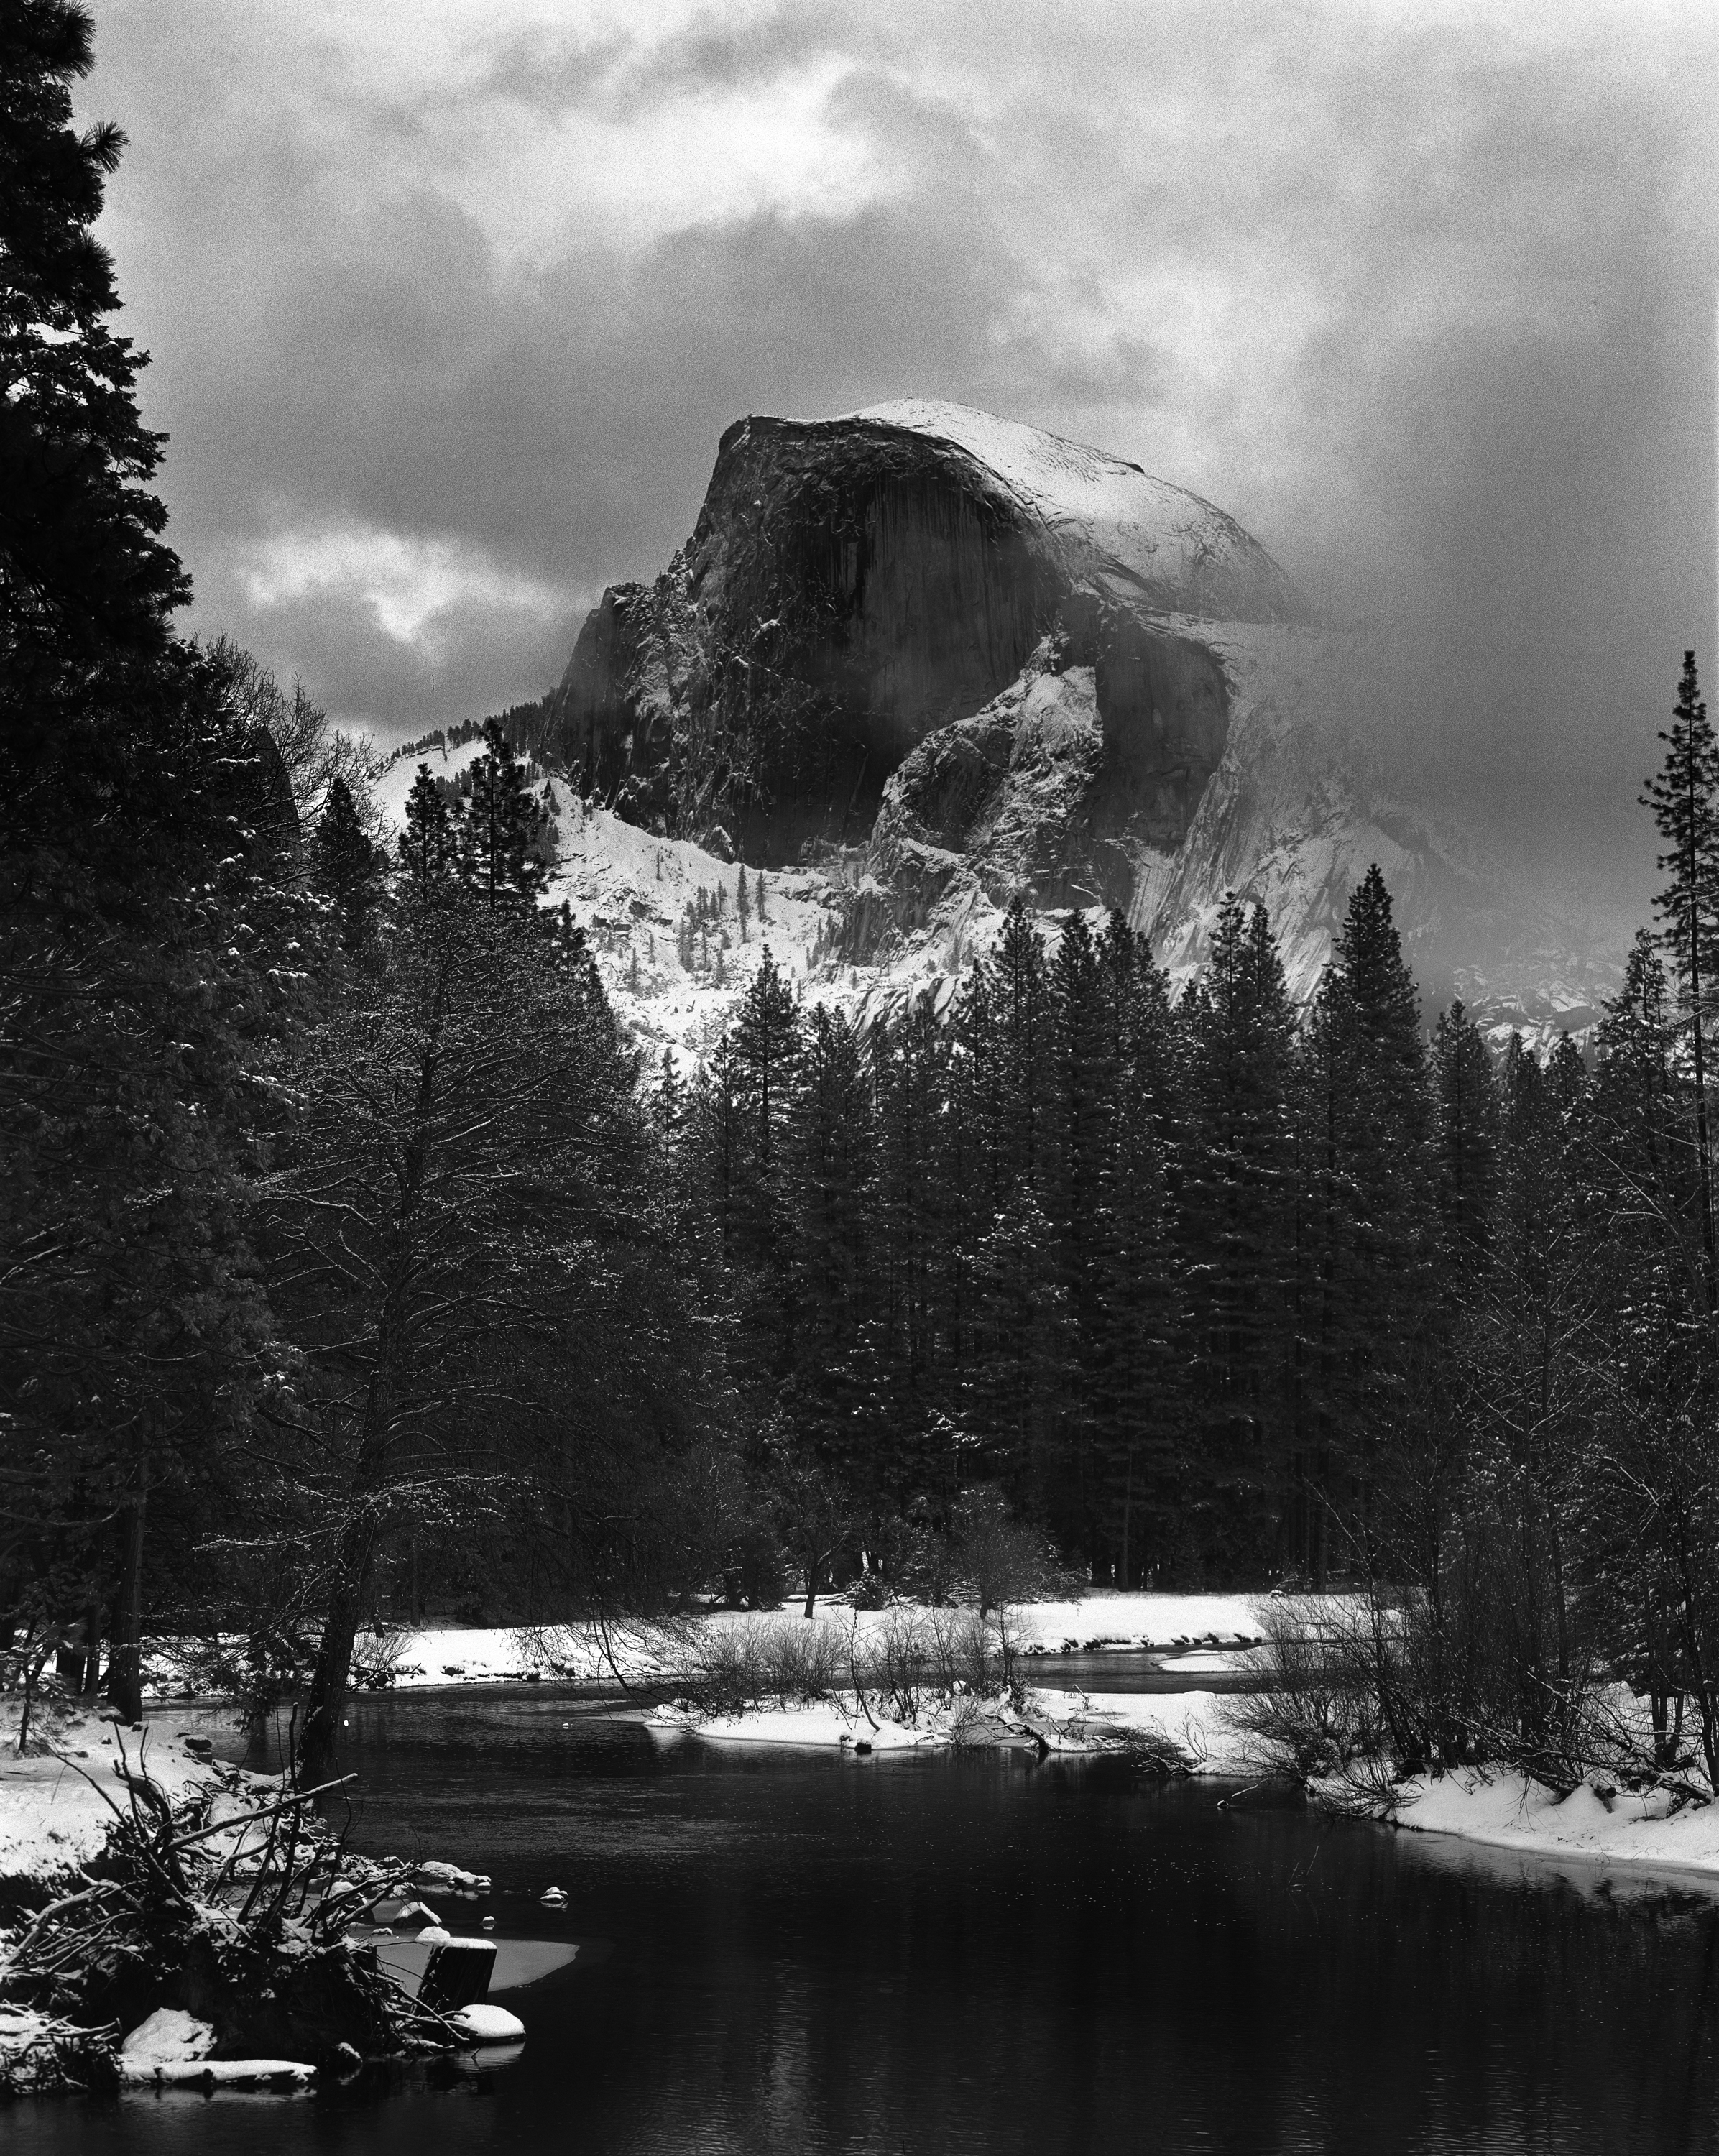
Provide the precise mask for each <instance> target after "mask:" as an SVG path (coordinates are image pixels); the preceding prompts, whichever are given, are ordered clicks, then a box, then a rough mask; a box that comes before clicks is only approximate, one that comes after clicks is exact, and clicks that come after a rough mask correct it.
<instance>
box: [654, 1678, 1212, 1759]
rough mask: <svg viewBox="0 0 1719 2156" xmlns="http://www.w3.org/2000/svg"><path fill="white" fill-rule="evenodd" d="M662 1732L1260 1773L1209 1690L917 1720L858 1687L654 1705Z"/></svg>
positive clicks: (996, 1705)
mask: <svg viewBox="0 0 1719 2156" xmlns="http://www.w3.org/2000/svg"><path fill="white" fill-rule="evenodd" d="M644 1722H645V1725H646V1727H648V1728H649V1729H650V1731H651V1732H652V1733H653V1735H654V1736H656V1737H658V1738H669V1739H672V1738H677V1737H682V1736H685V1737H691V1738H697V1739H699V1740H700V1741H701V1742H704V1743H716V1744H725V1745H788V1746H793V1747H795V1748H809V1749H813V1750H830V1751H840V1752H847V1751H851V1752H853V1753H857V1754H859V1756H862V1757H863V1756H865V1755H866V1754H867V1753H872V1754H879V1755H888V1756H890V1757H905V1756H906V1755H909V1754H911V1753H923V1752H936V1751H947V1750H949V1749H952V1748H1011V1747H1014V1746H1019V1747H1020V1748H1023V1749H1026V1750H1030V1751H1032V1752H1034V1753H1039V1754H1042V1755H1044V1756H1045V1757H1062V1758H1092V1757H1098V1756H1101V1755H1103V1754H1106V1753H1111V1754H1115V1753H1132V1754H1134V1755H1136V1756H1137V1757H1140V1758H1145V1759H1147V1760H1149V1761H1151V1762H1153V1763H1157V1764H1159V1765H1162V1766H1163V1767H1165V1768H1170V1769H1173V1771H1176V1772H1178V1773H1186V1774H1203V1775H1212V1776H1219V1777H1224V1778H1226V1779H1231V1778H1234V1777H1235V1776H1237V1775H1240V1774H1249V1773H1250V1772H1252V1771H1253V1770H1254V1764H1255V1763H1254V1759H1253V1755H1252V1753H1251V1750H1250V1748H1249V1740H1248V1738H1247V1737H1246V1735H1245V1733H1244V1732H1242V1731H1240V1730H1239V1729H1237V1728H1236V1727H1235V1726H1234V1722H1233V1721H1232V1720H1231V1718H1230V1717H1229V1713H1228V1712H1227V1710H1226V1707H1225V1703H1224V1700H1223V1699H1222V1698H1220V1697H1217V1696H1216V1695H1214V1693H1211V1692H1209V1691H1183V1692H1162V1693H1146V1692H1137V1693H1136V1692H1106V1693H1103V1694H1101V1695H1096V1696H1095V1695H1092V1694H1090V1693H1086V1692H1083V1691H1077V1690H1070V1689H1064V1688H1055V1687H1048V1686H1047V1687H1038V1686H1034V1687H1030V1688H1029V1689H1027V1690H1026V1691H1024V1693H1023V1694H1022V1695H1021V1696H1020V1697H1019V1699H1018V1700H1014V1699H1009V1698H1006V1697H998V1698H994V1699H974V1698H972V1697H957V1698H955V1699H953V1700H947V1701H939V1702H926V1703H925V1704H923V1705H921V1707H920V1708H919V1710H918V1712H917V1713H916V1715H915V1716H914V1717H913V1718H912V1719H911V1721H907V1720H904V1719H902V1718H901V1717H900V1716H899V1715H898V1713H897V1712H895V1711H894V1710H892V1708H891V1707H890V1704H889V1703H888V1702H884V1701H880V1700H879V1699H876V1698H874V1697H870V1696H868V1697H867V1698H866V1700H865V1702H864V1703H863V1704H862V1702H861V1701H860V1699H859V1695H858V1694H857V1693H854V1692H852V1691H844V1692H834V1693H832V1694H830V1695H829V1697H825V1698H822V1699H815V1700H803V1701H795V1702H769V1701H764V1702H757V1704H754V1705H750V1706H747V1707H744V1708H741V1709H740V1710H738V1711H734V1712H725V1713H701V1712H699V1710H698V1709H696V1708H695V1707H656V1708H652V1709H649V1710H648V1711H647V1712H646V1713H645V1715H644Z"/></svg>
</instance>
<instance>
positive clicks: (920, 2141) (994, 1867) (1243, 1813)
mask: <svg viewBox="0 0 1719 2156" xmlns="http://www.w3.org/2000/svg"><path fill="white" fill-rule="evenodd" d="M350 1736H351V1757H350V1761H349V1763H350V1764H351V1765H352V1766H354V1767H355V1768H357V1769H358V1771H359V1773H360V1774H361V1775H362V1789H363V1791H364V1795H363V1799H362V1804H361V1805H360V1807H359V1808H358V1809H357V1812H356V1813H355V1815H354V1820H353V1833H354V1837H355V1840H356V1841H357V1845H359V1846H360V1847H362V1848H363V1849H366V1850H367V1851H372V1852H373V1853H376V1854H378V1855H380V1854H383V1853H388V1852H395V1853H407V1854H412V1855H414V1856H443V1857H448V1858H451V1859H453V1860H454V1861H456V1862H459V1863H460V1864H463V1865H465V1866H469V1867H470V1868H471V1869H473V1870H475V1871H487V1872H490V1873H491V1874H493V1875H494V1877H495V1881H496V1884H497V1888H498V1892H497V1894H496V1896H495V1898H494V1899H493V1900H492V1901H491V1902H488V1903H486V1904H485V1905H483V1906H484V1907H487V1908H490V1909H491V1910H492V1911H493V1912H494V1913H495V1916H496V1917H497V1920H498V1928H499V1929H500V1931H502V1932H504V1933H516V1934H521V1933H523V1934H528V1935H531V1936H535V1937H550V1938H567V1939H572V1940H577V1942H578V1943H579V1944H580V1948H581V1951H580V1954H579V1957H578V1959H577V1962H576V1963H575V1964H574V1966H573V1969H572V1971H571V1972H570V1973H569V1974H567V1976H566V1977H564V1978H562V1979H554V1980H552V1981H551V1982H550V1983H549V1984H546V1985H545V1986H542V1987H541V1988H539V1989H536V1990H532V1991H528V1992H526V1993H522V1994H517V1995H516V1997H515V1999H512V2000H511V2002H510V2004H511V2005H514V2006H515V2008H516V2010H517V2011H518V2012H519V2014H520V2015H521V2018H522V2019H523V2020H524V2021H525V2023H526V2029H527V2032H528V2035H527V2041H526V2047H525V2050H524V2051H523V2053H522V2054H521V2056H519V2057H518V2058H517V2060H516V2061H515V2062H514V2063H512V2064H511V2065H509V2066H505V2067H504V2068H502V2069H501V2070H500V2071H495V2072H492V2073H486V2074H480V2075H477V2076H472V2077H469V2078H466V2079H463V2080H460V2081H458V2082H455V2083H454V2086H452V2087H435V2086H433V2085H432V2083H431V2081H430V2079H429V2078H428V2077H427V2076H424V2075H423V2074H422V2073H419V2072H413V2073H410V2074H406V2075H403V2076H400V2077H399V2078H398V2082H397V2084H396V2085H395V2086H394V2087H393V2088H392V2090H391V2091H389V2092H387V2093H385V2094H377V2093H375V2092H363V2093H354V2092H335V2093H332V2094H330V2095H327V2096H316V2097H302V2098H296V2099H283V2098H276V2097H255V2096H253V2097H239V2096H230V2095H229V2096H222V2097H214V2098H205V2097H201V2096H194V2097H192V2096H174V2097H159V2096H155V2095H147V2096H132V2097H126V2098H125V2099H123V2100H121V2101H118V2102H111V2103H106V2104H95V2103H84V2102H51V2103H50V2102H43V2103H38V2104H30V2105H18V2106H14V2107H13V2108H12V2109H11V2110H10V2111H8V2112H0V2146H3V2148H4V2150H5V2152H6V2156H109V2153H110V2152H111V2156H144V2152H149V2156H157V2152H158V2153H159V2156H241V2152H242V2156H275V2152H280V2156H301V2152H302V2156H311V2152H316V2156H454V2153H455V2152H460V2153H461V2156H463V2152H467V2151H480V2150H481V2151H486V2152H488V2151H494V2152H497V2156H501V2153H502V2152H505V2156H536V2152H539V2151H542V2152H557V2156H558V2152H561V2151H567V2152H578V2153H579V2156H826V2153H827V2156H834V2152H837V2151H840V2152H844V2156H848V2153H849V2152H854V2156H858V2152H866V2156H918V2152H921V2151H924V2152H933V2151H935V2152H937V2156H967V2152H974V2153H975V2156H977V2152H982V2151H983V2152H987V2153H988V2156H989V2152H998V2156H1003V2152H1026V2151H1032V2152H1034V2156H1062V2152H1068V2156H1087V2152H1094V2156H1096V2152H1111V2151H1118V2152H1120V2151H1130V2152H1132V2151H1159V2150H1162V2151H1164V2152H1172V2151H1174V2152H1176V2156H1201V2152H1205V2151H1224V2152H1231V2151H1233V2152H1236V2156H1242V2152H1246V2156H1260V2152H1267V2151H1277V2150H1285V2151H1288V2150H1295V2151H1300V2150H1308V2151H1312V2150H1319V2151H1344V2152H1349V2151H1352V2152H1354V2156H1381V2152H1397V2151H1411V2150H1413V2151H1419V2150H1429V2151H1445V2150H1463V2151H1479V2150H1488V2151H1491V2150H1499V2151H1504V2150H1508V2151H1511V2152H1516V2151H1537V2150H1547V2151H1554V2150H1555V2151H1565V2150H1568V2151H1571V2152H1576V2151H1580V2152H1583V2156H1590V2152H1594V2151H1610V2150H1631V2151H1634V2150H1639V2151H1644V2152H1650V2151H1651V2152H1659V2151H1666V2150H1675V2151H1684V2150H1697V2149H1699V2150H1706V2149H1709V2148H1715V2147H1716V2146H1719V2120H1716V2098H1719V2052H1716V2028H1719V1905H1716V1902H1715V1901H1714V1899H1713V1898H1712V1897H1711V1896H1709V1895H1708V1894H1707V1893H1706V1892H1702V1891H1700V1890H1699V1889H1697V1888H1695V1887H1693V1886H1688V1885H1686V1886H1681V1887H1679V1886H1668V1885H1666V1884H1665V1883H1663V1882H1660V1883H1649V1882H1647V1881H1625V1882H1623V1883H1622V1884H1621V1885H1620V1884H1619V1882H1618V1881H1615V1880H1614V1881H1612V1882H1611V1884H1610V1885H1609V1886H1606V1885H1604V1884H1603V1883H1602V1882H1600V1881H1598V1880H1597V1879H1596V1878H1594V1877H1593V1876H1583V1874H1582V1873H1581V1872H1580V1871H1568V1872H1560V1871H1555V1870H1552V1869H1550V1868H1548V1867H1547V1866H1544V1865H1542V1864H1539V1863H1537V1862H1535V1861H1529V1860H1524V1859H1520V1858H1516V1857H1513V1856H1512V1857H1509V1858H1505V1857H1502V1856H1496V1855H1489V1854H1488V1853H1486V1852H1485V1851H1475V1850H1471V1849H1468V1848H1465V1847H1464V1846H1461V1845H1456V1844H1453V1843H1450V1842H1445V1841H1440V1840H1437V1839H1435V1838H1434V1837H1430V1836H1419V1835H1408V1834H1393V1833H1391V1832H1389V1831H1388V1830H1383V1829H1380V1828H1376V1827H1371V1826H1364V1825H1350V1824H1347V1823H1342V1822H1332V1821H1327V1820H1321V1819H1320V1818H1319V1817H1318V1816H1317V1815H1315V1814H1313V1813H1311V1811H1309V1810H1308V1809H1306V1808H1305V1807H1304V1806H1303V1805H1302V1804H1301V1803H1300V1802H1299V1800H1296V1799H1291V1798H1289V1797H1287V1796H1283V1795H1277V1794H1272V1793H1270V1792H1256V1793H1254V1794H1250V1795H1247V1796H1244V1797H1243V1798H1242V1799H1240V1800H1239V1802H1235V1803H1233V1804H1230V1805H1229V1807H1228V1808H1226V1809H1220V1808H1219V1799H1220V1797H1222V1796H1223V1795H1224V1794H1225V1792H1224V1789H1222V1788H1221V1787H1219V1786H1216V1785H1214V1784H1207V1783H1195V1784H1179V1785H1176V1786H1173V1787H1169V1788H1165V1787H1162V1786H1160V1785H1156V1784H1152V1783H1151V1782H1149V1781H1147V1780H1145V1779H1142V1778H1141V1777H1140V1776H1139V1775H1138V1774H1137V1772H1136V1771H1135V1770H1134V1769H1132V1768H1130V1767H1128V1766H1126V1764H1123V1763H1117V1762H1112V1761H1098V1762H1092V1763H1082V1764H1073V1763H1071V1764H1068V1765H1058V1764H1056V1763H1054V1762H1053V1763H1046V1764H1044V1765H1036V1764H1032V1763H1029V1762H1028V1761H1027V1760H1026V1759H1025V1758H1022V1757H1020V1756H1019V1755H1015V1756H999V1755H995V1754H982V1755H976V1756H960V1757H950V1756H942V1757H931V1758H887V1759H885V1758H873V1759H853V1758H835V1757H825V1756H822V1755H818V1756H807V1755H799V1754H794V1753H783V1752H776V1753H771V1752H766V1751H758V1752H750V1753H748V1752H741V1751H735V1750H731V1749H724V1748H718V1747H715V1746H711V1745H706V1744H701V1743H699V1742H698V1741H696V1740H695V1739H691V1738H680V1739H677V1740H675V1741H673V1742H670V1743H666V1744H665V1743H663V1742H662V1741H661V1740H659V1739H657V1738H653V1737H652V1736H651V1735H650V1734H649V1732H646V1731H645V1730H644V1728H643V1727H640V1726H639V1724H637V1723H636V1722H629V1721H625V1720H617V1719H615V1718H613V1716H612V1715H611V1714H608V1713H603V1712H592V1711H591V1707H590V1704H589V1702H577V1701H575V1700H573V1699H572V1698H571V1697H566V1696H561V1695H558V1694H557V1692H556V1691H554V1690H552V1689H550V1688H541V1689H540V1688H537V1687H532V1688H530V1689H526V1688H521V1689H519V1690H517V1691H505V1692H500V1691H492V1692H482V1693H480V1692H471V1691H468V1692H463V1693H459V1694H452V1695H449V1694H434V1695H425V1694H420V1695H418V1696H416V1697H410V1696H408V1697H392V1698H380V1699H375V1700H366V1701H362V1702H359V1703H357V1705H356V1706H355V1707H354V1709H353V1716H352V1727H351V1732H350ZM551 1885H556V1886H562V1887H564V1888H565V1889H566V1891H567V1895H568V1897H569V1900H568V1904H567V1909H566V1911H565V1912H562V1913H560V1914H556V1913H554V1912H550V1911H547V1910H545V1909H543V1908H542V1907H540V1905H539V1903H538V1900H537V1897H538V1896H539V1894H540V1893H541V1892H542V1890H543V1889H544V1888H545V1887H546V1886H551ZM428 1898H429V1899H430V1900H431V1901H432V1902H434V1900H435V1899H436V1897H434V1895H432V1896H430V1897H428ZM445 1913H447V1914H448V1915H449V1917H451V1918H452V1919H453V1920H454V1922H455V1923H456V1925H457V1926H459V1928H475V1919H476V1917H477V1915H478V1914H479V1913H480V1910H479V1909H478V1907H476V1906H475V1905H471V1904H460V1903H454V1904H451V1905H449V1906H448V1907H447V1908H446V1910H445Z"/></svg>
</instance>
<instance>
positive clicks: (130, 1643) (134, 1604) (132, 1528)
mask: <svg viewBox="0 0 1719 2156" xmlns="http://www.w3.org/2000/svg"><path fill="white" fill-rule="evenodd" d="M148 1510H149V1455H148V1454H147V1453H146V1454H145V1455H144V1456H143V1458H142V1460H141V1461H140V1462H139V1463H138V1468H137V1481H136V1486H135V1488H134V1489H133V1491H132V1493H131V1501H130V1502H129V1503H128V1504H127V1505H126V1507H125V1508H124V1509H123V1510H122V1511H121V1514H120V1584H119V1592H118V1593H117V1594H115V1597H114V1624H113V1651H112V1653H111V1654H110V1655H109V1656H108V1663H107V1696H108V1698H109V1699H110V1701H111V1702H112V1703H113V1704H114V1706H115V1707H117V1708H118V1709H119V1711H120V1712H121V1714H122V1715H124V1717H126V1721H127V1722H141V1721H142V1719H143V1537H144V1529H145V1527H146V1522H147V1518H148Z"/></svg>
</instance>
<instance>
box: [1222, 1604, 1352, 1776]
mask: <svg viewBox="0 0 1719 2156" xmlns="http://www.w3.org/2000/svg"><path fill="white" fill-rule="evenodd" d="M1260 1630H1261V1631H1262V1632H1263V1633H1264V1635H1265V1645H1264V1646H1263V1647H1262V1648H1261V1649H1260V1650H1259V1655H1260V1665H1259V1666H1260V1674H1261V1676H1262V1677H1263V1679H1264V1682H1263V1684H1262V1686H1261V1688H1260V1691H1257V1692H1253V1693H1246V1694H1244V1695H1242V1696H1241V1697H1239V1698H1237V1699H1235V1700H1234V1702H1231V1705H1230V1710H1229V1711H1230V1713H1231V1715H1232V1717H1233V1718H1234V1721H1235V1722H1236V1724H1237V1725H1238V1727H1240V1728H1242V1729H1244V1730H1245V1731H1246V1732H1247V1733H1248V1735H1249V1737H1250V1738H1253V1740H1254V1743H1255V1746H1256V1747H1257V1748H1258V1751H1259V1753H1260V1763H1261V1764H1262V1765H1263V1766H1265V1767H1266V1768H1269V1769H1270V1770H1271V1771H1273V1772H1275V1773H1281V1774H1290V1773H1293V1774H1296V1775H1297V1776H1298V1777H1300V1778H1301V1779H1303V1780H1305V1779H1308V1778H1309V1777H1310V1776H1314V1775H1326V1774H1336V1773H1337V1772H1338V1771H1339V1769H1341V1768H1342V1767H1343V1766H1344V1765H1345V1764H1346V1763H1347V1762H1348V1761H1349V1760H1351V1759H1353V1758H1357V1756H1362V1755H1364V1754H1366V1753H1370V1752H1372V1751H1373V1750H1375V1749H1376V1748H1377V1747H1378V1741H1379V1716H1378V1702H1377V1698H1376V1696H1375V1686H1374V1676H1375V1670H1374V1666H1373V1662H1374V1658H1373V1657H1372V1656H1370V1655H1368V1654H1366V1653H1364V1652H1362V1651H1358V1649H1359V1648H1360V1647H1361V1645H1362V1640H1357V1637H1356V1636H1355V1634H1356V1627H1355V1625H1354V1623H1353V1620H1347V1621H1346V1620H1344V1619H1342V1617H1340V1616H1334V1617H1333V1618H1332V1620H1330V1621H1328V1622H1327V1624H1326V1626H1325V1627H1324V1628H1323V1629H1321V1630H1315V1629H1314V1627H1313V1625H1312V1623H1311V1620H1310V1617H1309V1615H1308V1614H1307V1612H1306V1610H1305V1609H1302V1608H1301V1607H1298V1606H1297V1605H1296V1604H1294V1603H1287V1604H1278V1603H1273V1604H1268V1605H1267V1606H1266V1607H1265V1609H1262V1610H1261V1611H1260Z"/></svg>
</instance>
